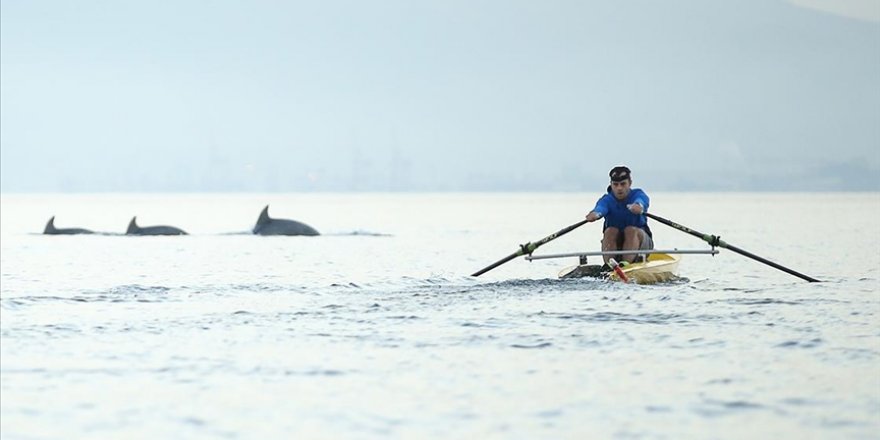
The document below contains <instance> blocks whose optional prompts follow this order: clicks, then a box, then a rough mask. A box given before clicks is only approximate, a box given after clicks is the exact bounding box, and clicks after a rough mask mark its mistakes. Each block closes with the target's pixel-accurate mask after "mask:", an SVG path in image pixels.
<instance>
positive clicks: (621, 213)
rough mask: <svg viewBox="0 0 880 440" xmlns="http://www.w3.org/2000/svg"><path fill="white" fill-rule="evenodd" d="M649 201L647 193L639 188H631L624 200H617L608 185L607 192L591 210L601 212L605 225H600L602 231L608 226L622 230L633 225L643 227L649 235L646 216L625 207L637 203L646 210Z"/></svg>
mask: <svg viewBox="0 0 880 440" xmlns="http://www.w3.org/2000/svg"><path fill="white" fill-rule="evenodd" d="M650 202H651V199H650V198H648V195H647V194H645V192H644V191H642V190H641V189H639V188H633V189H631V190H630V192H629V195H628V196H627V197H626V199H625V200H617V197H614V193H612V192H611V187H610V186H609V187H608V193H607V194H605V195H604V196H602V197H601V198H599V201H597V202H596V207H595V208H593V211H594V212H595V213H597V214H601V215H602V217H603V218H604V219H605V225H604V226H603V227H602V230H603V231H604V230H605V229H608V228H617V229H620V230H621V231H623V229H624V228H626V227H627V226H635V227H637V228H642V229H644V230H645V232H647V233H648V235H651V229H650V228H648V218H647V217H645V215H644V214H640V215H636V214H633V213H632V212H630V210H629V209H628V208H627V207H626V206H627V205H632V204H633V203H638V204H639V205H642V212H648V205H649V204H650Z"/></svg>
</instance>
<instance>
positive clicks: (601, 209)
mask: <svg viewBox="0 0 880 440" xmlns="http://www.w3.org/2000/svg"><path fill="white" fill-rule="evenodd" d="M607 213H608V207H607V206H605V196H602V197H600V198H599V200H598V201H597V202H596V207H595V208H593V210H592V211H590V212H589V213H588V214H587V221H588V222H594V221H596V220H599V219H600V218H602V217H605V214H607Z"/></svg>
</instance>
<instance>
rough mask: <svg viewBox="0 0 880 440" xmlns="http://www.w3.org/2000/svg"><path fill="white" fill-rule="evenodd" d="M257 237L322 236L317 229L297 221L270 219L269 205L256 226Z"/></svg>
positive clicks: (262, 212)
mask: <svg viewBox="0 0 880 440" xmlns="http://www.w3.org/2000/svg"><path fill="white" fill-rule="evenodd" d="M254 234H257V235H309V236H314V235H321V234H320V233H318V231H317V230H315V228H313V227H311V226H309V225H307V224H305V223H300V222H298V221H295V220H286V219H273V218H271V217H269V205H266V207H265V208H263V211H261V212H260V217H259V218H257V224H256V225H254Z"/></svg>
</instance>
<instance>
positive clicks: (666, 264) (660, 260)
mask: <svg viewBox="0 0 880 440" xmlns="http://www.w3.org/2000/svg"><path fill="white" fill-rule="evenodd" d="M679 261H681V256H680V255H670V254H650V255H648V259H647V261H644V262H642V263H632V264H629V265H627V266H626V267H623V268H622V269H623V274H624V275H626V277H627V278H629V281H630V282H631V283H638V284H655V283H663V282H666V281H670V280H672V279H674V278H675V277H676V276H677V275H678V262H679ZM609 279H612V280H614V281H620V277H618V276H617V274H616V273H614V272H611V275H610V276H609Z"/></svg>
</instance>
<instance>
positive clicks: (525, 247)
mask: <svg viewBox="0 0 880 440" xmlns="http://www.w3.org/2000/svg"><path fill="white" fill-rule="evenodd" d="M587 223H588V221H587V220H581V221H579V222H577V223H575V224H573V225H571V226H569V227H567V228H565V229H562V230H560V231H558V232H555V233H553V234H550V235H548V236H546V237H544V238H542V239H540V240H538V241H536V242H534V243H531V242H530V243H526V244H521V245H519V250H518V251H516V252H514V253H512V254H510V255H508V256H506V257H504V258H502V259H500V260H498V261H496V262H494V263H492V264H491V265H489V266H487V267H485V268H483V269H481V270H478V271H476V272H475V273H474V274H473V275H471V276H473V277H478V276H480V275H482V274H484V273H486V272H488V271H490V270H492V269H495V268H496V267H498V266H501V265H502V264H504V263H507V262H508V261H510V260H512V259H514V258H516V257H521V256H523V255H527V254H531V253H532V252H534V251H535V249H537V248H539V247H541V246H542V245H545V244H547V243H549V242H551V241H553V240H555V239H557V238H559V237H562V236H563V235H565V234H568V233H569V232H571V231H574V230H575V229H577V228H579V227H581V226H583V225H585V224H587Z"/></svg>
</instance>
